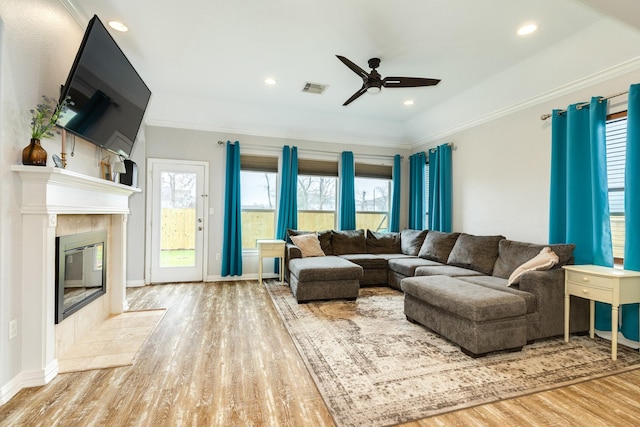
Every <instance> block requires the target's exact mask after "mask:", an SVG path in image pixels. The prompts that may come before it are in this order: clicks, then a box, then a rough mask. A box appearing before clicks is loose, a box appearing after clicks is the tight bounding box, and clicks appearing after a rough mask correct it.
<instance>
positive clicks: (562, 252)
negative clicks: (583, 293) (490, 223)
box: [493, 239, 576, 279]
mask: <svg viewBox="0 0 640 427" xmlns="http://www.w3.org/2000/svg"><path fill="white" fill-rule="evenodd" d="M545 246H548V247H550V248H551V250H552V251H553V252H555V253H556V255H558V258H560V260H559V261H558V264H556V265H555V266H554V268H557V267H558V266H563V265H566V264H572V263H573V249H574V248H575V247H576V245H574V244H571V243H557V244H553V245H541V244H537V243H527V242H518V241H515V240H507V239H504V240H501V241H500V244H499V245H498V259H497V260H496V264H495V265H494V266H493V276H496V277H502V278H503V279H509V276H511V273H513V272H514V271H515V269H516V268H518V267H519V266H520V265H522V264H524V263H525V262H527V261H529V260H530V259H531V258H533V257H535V256H536V255H538V254H539V253H540V251H541V250H542V248H544V247H545Z"/></svg>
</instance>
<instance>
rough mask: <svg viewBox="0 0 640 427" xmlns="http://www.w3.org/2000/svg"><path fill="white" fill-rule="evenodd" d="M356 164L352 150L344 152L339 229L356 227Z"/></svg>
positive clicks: (341, 169)
mask: <svg viewBox="0 0 640 427" xmlns="http://www.w3.org/2000/svg"><path fill="white" fill-rule="evenodd" d="M355 176H356V175H355V164H354V161H353V153H352V152H351V151H343V152H342V162H341V168H340V211H339V220H338V222H339V224H338V229H339V230H355V229H356V189H355Z"/></svg>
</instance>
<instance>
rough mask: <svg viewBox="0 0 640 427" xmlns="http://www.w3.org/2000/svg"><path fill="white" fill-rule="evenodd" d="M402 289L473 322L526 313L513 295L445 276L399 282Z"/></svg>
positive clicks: (521, 302)
mask: <svg viewBox="0 0 640 427" xmlns="http://www.w3.org/2000/svg"><path fill="white" fill-rule="evenodd" d="M402 290H403V291H404V292H405V294H407V295H411V296H412V297H414V298H416V299H418V300H421V301H425V302H427V303H428V304H430V305H433V306H435V307H438V308H440V309H442V310H444V311H445V312H447V313H452V314H455V315H456V316H458V317H461V318H463V319H469V320H471V321H473V322H487V321H491V320H497V319H508V318H511V317H518V316H523V315H524V314H525V313H526V304H525V302H524V301H523V299H522V298H519V297H517V296H516V295H510V294H508V293H506V292H502V291H497V290H493V289H487V288H484V287H481V286H477V285H474V284H471V283H467V282H464V281H462V280H460V279H457V278H453V277H448V276H431V277H410V278H406V279H403V280H402Z"/></svg>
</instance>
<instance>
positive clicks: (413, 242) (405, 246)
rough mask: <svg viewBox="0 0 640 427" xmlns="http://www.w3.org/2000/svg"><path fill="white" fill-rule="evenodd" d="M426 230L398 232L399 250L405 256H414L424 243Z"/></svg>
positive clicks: (408, 229)
mask: <svg viewBox="0 0 640 427" xmlns="http://www.w3.org/2000/svg"><path fill="white" fill-rule="evenodd" d="M426 235H427V230H412V229H410V228H407V229H404V230H402V231H401V232H400V250H401V251H402V253H403V254H405V255H411V256H416V255H418V252H419V251H420V247H421V246H422V244H423V243H424V238H425V236H426Z"/></svg>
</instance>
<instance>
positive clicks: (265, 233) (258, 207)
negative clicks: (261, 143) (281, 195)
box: [240, 156, 278, 249]
mask: <svg viewBox="0 0 640 427" xmlns="http://www.w3.org/2000/svg"><path fill="white" fill-rule="evenodd" d="M240 169H241V171H240V194H241V196H240V204H241V208H242V249H255V248H256V240H258V239H273V238H274V236H275V232H276V231H275V230H276V226H275V222H276V185H277V176H278V173H277V172H278V158H277V157H260V156H240Z"/></svg>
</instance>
